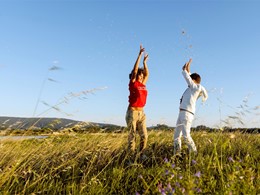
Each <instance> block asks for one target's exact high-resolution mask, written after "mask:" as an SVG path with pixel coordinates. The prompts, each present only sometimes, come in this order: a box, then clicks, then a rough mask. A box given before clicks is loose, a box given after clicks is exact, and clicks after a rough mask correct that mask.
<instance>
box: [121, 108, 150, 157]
mask: <svg viewBox="0 0 260 195" xmlns="http://www.w3.org/2000/svg"><path fill="white" fill-rule="evenodd" d="M125 119H126V123H127V129H128V130H129V136H128V149H129V150H130V151H132V152H134V151H135V146H136V131H137V132H138V134H139V136H140V151H143V150H144V149H145V148H146V144H147V139H148V135H147V129H146V116H145V113H144V111H133V110H130V109H128V110H127V112H126V117H125Z"/></svg>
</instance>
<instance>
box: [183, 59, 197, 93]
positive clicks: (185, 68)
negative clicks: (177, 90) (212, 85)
mask: <svg viewBox="0 0 260 195" xmlns="http://www.w3.org/2000/svg"><path fill="white" fill-rule="evenodd" d="M191 62H192V59H190V60H189V61H188V62H186V63H185V64H184V65H183V67H182V70H183V71H182V74H183V76H184V78H185V80H186V82H187V84H188V86H190V87H192V88H196V87H197V85H196V84H195V83H194V81H193V80H192V79H191V77H190V64H191Z"/></svg>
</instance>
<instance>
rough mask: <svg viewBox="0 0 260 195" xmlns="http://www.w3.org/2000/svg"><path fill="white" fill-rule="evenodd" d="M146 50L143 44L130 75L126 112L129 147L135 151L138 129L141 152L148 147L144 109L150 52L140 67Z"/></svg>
mask: <svg viewBox="0 0 260 195" xmlns="http://www.w3.org/2000/svg"><path fill="white" fill-rule="evenodd" d="M144 50H145V49H144V48H143V47H142V45H141V46H140V51H139V54H138V57H137V60H136V62H135V65H134V68H133V70H132V72H131V74H130V75H129V78H130V82H129V92H130V95H129V100H128V101H129V106H128V109H127V112H126V123H127V128H128V130H129V136H128V149H129V150H130V151H131V152H134V151H135V141H136V130H137V131H138V134H139V135H140V152H142V151H143V150H144V149H145V148H146V144H147V139H148V135H147V129H146V115H145V113H144V110H143V108H144V106H145V104H146V98H147V90H146V86H145V84H146V82H147V79H148V76H149V71H148V68H147V64H146V61H147V60H148V54H146V55H145V56H144V59H143V65H144V67H143V68H139V63H140V59H141V56H142V54H143V52H144Z"/></svg>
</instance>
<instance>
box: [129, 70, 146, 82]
mask: <svg viewBox="0 0 260 195" xmlns="http://www.w3.org/2000/svg"><path fill="white" fill-rule="evenodd" d="M141 73H144V69H143V68H138V71H137V74H136V76H138V75H139V74H141ZM132 75H133V70H132V72H131V73H130V74H129V79H131V78H132Z"/></svg>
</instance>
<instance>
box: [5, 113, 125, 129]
mask: <svg viewBox="0 0 260 195" xmlns="http://www.w3.org/2000/svg"><path fill="white" fill-rule="evenodd" d="M90 127H92V128H99V129H100V128H108V127H110V128H111V127H113V128H121V127H120V126H117V125H112V124H103V123H93V122H82V121H76V120H71V119H65V118H22V117H6V116H2V117H0V130H5V129H17V130H18V129H20V130H23V129H43V128H50V129H52V130H62V129H65V128H77V129H79V128H83V129H84V128H90Z"/></svg>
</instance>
